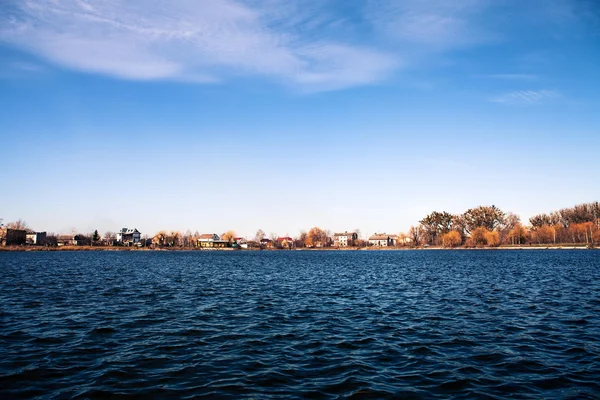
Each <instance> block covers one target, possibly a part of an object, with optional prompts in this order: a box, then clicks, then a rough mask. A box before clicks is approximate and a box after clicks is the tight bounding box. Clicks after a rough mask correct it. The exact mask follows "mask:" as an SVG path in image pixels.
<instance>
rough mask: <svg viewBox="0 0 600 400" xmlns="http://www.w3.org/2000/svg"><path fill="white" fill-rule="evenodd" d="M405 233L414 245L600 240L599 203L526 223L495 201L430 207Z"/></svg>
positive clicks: (536, 217) (568, 242) (592, 241)
mask: <svg viewBox="0 0 600 400" xmlns="http://www.w3.org/2000/svg"><path fill="white" fill-rule="evenodd" d="M406 236H408V237H409V238H410V239H411V242H412V244H413V245H415V246H419V245H432V246H444V247H458V246H467V247H473V246H491V247H495V246H500V245H523V244H588V245H589V244H591V245H593V244H596V243H598V242H600V203H598V202H592V203H585V204H578V205H576V206H574V207H570V208H563V209H561V210H558V211H553V212H550V213H548V214H537V215H534V216H533V217H531V218H530V219H529V224H523V223H522V222H521V219H520V217H519V216H518V215H516V214H513V213H510V212H504V211H503V210H501V209H500V208H498V207H496V206H495V205H492V206H478V207H475V208H470V209H468V210H466V211H465V212H464V213H462V214H451V213H449V212H446V211H433V212H432V213H430V214H428V215H426V216H425V217H424V218H423V219H421V220H420V221H419V224H418V225H416V226H412V227H411V228H410V229H409V231H408V233H407V235H406Z"/></svg>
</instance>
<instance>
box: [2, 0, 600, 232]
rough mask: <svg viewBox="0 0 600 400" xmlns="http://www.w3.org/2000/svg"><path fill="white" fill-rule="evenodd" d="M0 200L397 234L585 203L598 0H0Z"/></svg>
mask: <svg viewBox="0 0 600 400" xmlns="http://www.w3.org/2000/svg"><path fill="white" fill-rule="evenodd" d="M0 128H1V129H0V149H1V150H2V159H1V160H2V161H0V163H1V165H2V167H3V173H2V174H1V175H0V187H1V188H2V190H1V194H2V196H0V218H3V219H4V222H5V223H6V222H10V221H14V220H16V219H19V218H22V219H24V220H25V221H26V222H27V223H28V224H29V225H30V226H31V227H32V228H33V229H36V230H43V231H48V232H59V233H61V232H70V231H71V230H73V229H75V230H77V231H81V232H88V231H91V230H92V229H98V230H99V231H100V232H101V233H102V232H105V231H108V230H110V231H116V230H118V229H120V228H121V227H130V228H134V227H136V228H138V229H139V230H140V231H142V233H147V234H149V235H152V234H154V233H155V232H157V231H158V230H161V229H166V230H181V231H186V230H188V229H190V230H191V231H192V232H193V231H196V230H197V231H199V232H201V233H202V232H216V233H219V234H220V233H222V232H225V231H227V230H230V229H233V230H235V231H236V232H237V233H238V234H240V235H245V236H248V237H252V236H254V233H255V232H256V230H257V229H262V230H263V231H265V232H267V234H269V233H271V232H274V233H277V234H279V235H291V236H294V235H297V234H298V233H299V232H300V230H308V229H310V228H311V227H313V226H319V227H322V228H324V229H329V230H331V231H346V230H348V231H349V230H353V229H357V228H358V229H360V230H361V232H362V233H363V235H364V236H367V235H370V234H372V233H374V232H388V233H397V232H406V231H407V230H408V229H409V227H410V226H411V225H415V224H417V223H418V221H419V220H420V219H422V218H423V217H424V216H425V215H426V214H428V213H430V212H431V211H434V210H437V211H448V212H451V213H462V212H463V211H465V210H466V209H468V208H471V207H475V206H478V205H491V204H495V205H497V206H498V207H500V208H501V209H503V210H504V211H510V212H514V213H516V214H518V215H520V216H521V218H522V220H523V221H524V222H526V221H527V219H528V218H529V217H531V216H532V215H534V214H537V213H540V212H549V211H552V210H556V209H560V208H563V207H570V206H573V205H575V204H580V203H584V202H591V201H596V200H600V184H599V182H600V181H599V178H598V176H600V163H599V162H598V159H599V156H598V149H599V148H600V147H599V146H600V2H597V1H594V0H531V1H516V0H494V1H492V0H453V1H442V0H365V1H353V2H349V1H345V0H306V1H302V2H288V1H284V0H220V1H217V0H203V1H192V0H176V1H170V2H156V1H150V0H147V1H143V0H128V1H125V0H110V1H91V0H89V1H85V0H53V1H47V0H19V1H17V0H5V1H3V2H2V3H1V4H0Z"/></svg>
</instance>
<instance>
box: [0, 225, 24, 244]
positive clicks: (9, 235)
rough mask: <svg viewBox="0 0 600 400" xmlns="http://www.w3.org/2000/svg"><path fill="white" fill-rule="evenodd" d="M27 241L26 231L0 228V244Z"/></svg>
mask: <svg viewBox="0 0 600 400" xmlns="http://www.w3.org/2000/svg"><path fill="white" fill-rule="evenodd" d="M26 242H27V232H26V231H25V230H22V229H10V228H0V244H1V245H2V246H19V245H23V244H25V243H26Z"/></svg>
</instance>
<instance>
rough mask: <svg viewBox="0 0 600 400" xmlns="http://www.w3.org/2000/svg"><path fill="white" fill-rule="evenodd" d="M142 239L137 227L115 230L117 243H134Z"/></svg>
mask: <svg viewBox="0 0 600 400" xmlns="http://www.w3.org/2000/svg"><path fill="white" fill-rule="evenodd" d="M141 240H142V234H141V233H140V231H138V230H137V229H135V228H134V229H128V228H122V229H121V230H120V231H118V232H117V243H123V244H136V243H140V241H141Z"/></svg>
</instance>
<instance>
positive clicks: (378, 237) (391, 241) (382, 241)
mask: <svg viewBox="0 0 600 400" xmlns="http://www.w3.org/2000/svg"><path fill="white" fill-rule="evenodd" d="M397 242H398V235H388V234H387V233H376V234H374V235H373V236H371V237H370V238H369V244H370V245H372V246H379V247H388V246H395V245H396V243H397Z"/></svg>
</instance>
